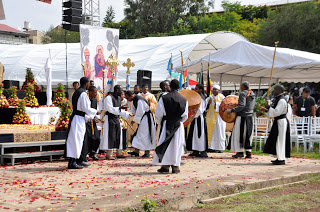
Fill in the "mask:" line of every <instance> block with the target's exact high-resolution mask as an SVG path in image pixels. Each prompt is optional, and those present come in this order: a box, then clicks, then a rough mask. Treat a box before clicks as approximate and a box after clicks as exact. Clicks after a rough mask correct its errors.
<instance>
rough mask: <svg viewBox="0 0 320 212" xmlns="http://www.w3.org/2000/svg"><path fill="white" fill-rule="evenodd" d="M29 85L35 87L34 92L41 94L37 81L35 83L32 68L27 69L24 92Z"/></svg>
mask: <svg viewBox="0 0 320 212" xmlns="http://www.w3.org/2000/svg"><path fill="white" fill-rule="evenodd" d="M28 84H32V85H33V88H34V92H40V91H41V89H40V88H39V86H38V85H37V83H36V81H34V76H33V73H32V71H31V68H27V73H26V79H25V81H24V82H23V85H22V90H26V89H27V86H28Z"/></svg>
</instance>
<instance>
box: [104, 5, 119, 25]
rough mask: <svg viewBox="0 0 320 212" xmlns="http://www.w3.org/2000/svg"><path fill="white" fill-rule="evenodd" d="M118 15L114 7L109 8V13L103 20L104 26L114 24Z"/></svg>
mask: <svg viewBox="0 0 320 212" xmlns="http://www.w3.org/2000/svg"><path fill="white" fill-rule="evenodd" d="M115 15H116V13H115V12H114V9H113V7H112V6H110V7H108V9H107V13H106V16H105V17H104V19H103V23H102V25H104V24H109V23H113V22H114V18H115Z"/></svg>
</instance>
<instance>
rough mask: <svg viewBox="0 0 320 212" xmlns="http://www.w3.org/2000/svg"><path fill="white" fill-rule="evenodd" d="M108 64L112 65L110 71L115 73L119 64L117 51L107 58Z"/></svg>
mask: <svg viewBox="0 0 320 212" xmlns="http://www.w3.org/2000/svg"><path fill="white" fill-rule="evenodd" d="M107 65H108V66H110V68H111V69H110V72H111V74H114V72H115V67H116V66H118V65H119V60H118V58H117V55H116V54H115V53H112V54H111V55H110V56H109V57H108V60H107Z"/></svg>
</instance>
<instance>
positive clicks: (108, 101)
mask: <svg viewBox="0 0 320 212" xmlns="http://www.w3.org/2000/svg"><path fill="white" fill-rule="evenodd" d="M121 92H122V88H121V86H120V85H116V86H114V92H113V93H110V94H109V95H108V96H107V97H106V98H105V101H104V110H105V111H106V113H105V117H104V124H103V130H101V136H100V146H99V149H100V150H107V151H106V159H108V160H114V159H115V158H114V157H113V155H112V154H113V150H114V149H115V150H117V154H116V155H117V158H125V156H124V155H123V154H122V149H123V147H124V145H125V144H124V143H123V139H122V130H121V125H120V119H119V116H122V117H126V112H125V111H122V109H123V110H124V109H126V107H125V106H123V107H121V99H120V96H121ZM101 102H102V101H101Z"/></svg>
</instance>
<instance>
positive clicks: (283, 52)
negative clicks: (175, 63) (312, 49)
mask: <svg viewBox="0 0 320 212" xmlns="http://www.w3.org/2000/svg"><path fill="white" fill-rule="evenodd" d="M274 49H275V48H274V47H268V46H262V45H258V44H253V43H250V42H248V41H239V42H237V43H235V44H233V45H231V46H228V47H226V48H223V49H221V50H220V51H218V52H215V53H212V54H210V74H211V79H213V80H214V81H215V82H220V81H221V82H222V83H230V82H232V83H240V82H242V81H249V82H252V83H259V82H261V83H262V84H265V83H268V82H269V78H270V71H271V67H272V61H273V55H274ZM208 60H209V55H206V56H204V57H202V58H199V59H196V60H193V61H191V62H189V67H188V70H189V73H199V72H200V70H201V63H202V65H203V67H204V69H205V70H204V72H207V67H208ZM178 68H179V67H178ZM273 80H274V81H287V82H318V81H320V55H319V54H314V53H309V52H304V51H298V50H293V49H287V48H277V51H276V59H275V64H274V72H273Z"/></svg>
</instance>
